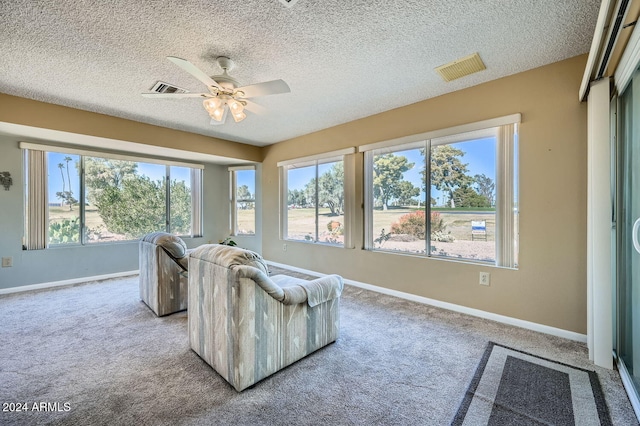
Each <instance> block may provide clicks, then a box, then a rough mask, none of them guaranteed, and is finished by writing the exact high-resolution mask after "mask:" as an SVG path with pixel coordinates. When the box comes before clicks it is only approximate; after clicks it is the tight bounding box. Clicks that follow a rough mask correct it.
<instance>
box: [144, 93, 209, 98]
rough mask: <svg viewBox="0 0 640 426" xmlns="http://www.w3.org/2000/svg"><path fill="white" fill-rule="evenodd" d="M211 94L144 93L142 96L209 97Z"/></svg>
mask: <svg viewBox="0 0 640 426" xmlns="http://www.w3.org/2000/svg"><path fill="white" fill-rule="evenodd" d="M210 96H211V94H209V93H154V92H152V93H143V94H142V97H144V98H174V99H181V98H208V97H210Z"/></svg>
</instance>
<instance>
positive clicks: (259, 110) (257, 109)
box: [242, 99, 267, 115]
mask: <svg viewBox="0 0 640 426" xmlns="http://www.w3.org/2000/svg"><path fill="white" fill-rule="evenodd" d="M242 102H243V103H246V105H245V106H244V109H245V110H247V111H249V112H252V113H254V114H258V115H262V114H266V113H267V109H266V108H265V107H263V106H262V105H258V104H257V103H255V102H251V101H248V100H245V99H243V100H242Z"/></svg>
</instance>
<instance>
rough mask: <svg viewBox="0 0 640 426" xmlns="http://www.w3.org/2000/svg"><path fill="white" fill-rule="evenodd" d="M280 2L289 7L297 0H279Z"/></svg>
mask: <svg viewBox="0 0 640 426" xmlns="http://www.w3.org/2000/svg"><path fill="white" fill-rule="evenodd" d="M280 3H282V4H284V5H285V7H291V6H293V5H294V4H296V3H298V0H280Z"/></svg>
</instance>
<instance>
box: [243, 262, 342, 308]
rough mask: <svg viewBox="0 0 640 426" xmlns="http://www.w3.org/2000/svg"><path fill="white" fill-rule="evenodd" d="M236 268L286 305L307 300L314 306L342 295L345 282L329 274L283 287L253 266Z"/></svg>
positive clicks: (337, 276) (244, 276)
mask: <svg viewBox="0 0 640 426" xmlns="http://www.w3.org/2000/svg"><path fill="white" fill-rule="evenodd" d="M234 269H235V270H236V272H237V273H238V276H239V277H242V278H249V279H252V280H253V281H254V282H255V283H256V284H258V285H259V286H260V287H261V288H262V289H263V290H264V291H265V292H266V293H267V294H268V295H269V296H271V297H273V298H274V299H275V300H277V301H279V302H282V303H283V304H285V305H297V304H298V303H304V302H307V303H308V304H309V306H310V307H314V306H316V305H319V304H321V303H324V302H326V301H328V300H331V299H335V298H337V297H340V295H341V294H342V289H343V287H344V283H343V281H342V277H340V276H339V275H327V276H325V277H322V278H317V279H315V280H313V281H303V280H300V282H299V283H296V285H290V286H286V287H281V286H279V285H278V284H277V283H275V282H273V281H272V280H271V279H270V278H269V277H268V276H267V275H266V274H265V273H264V272H262V271H261V270H259V269H257V268H254V267H252V266H246V265H237V266H234Z"/></svg>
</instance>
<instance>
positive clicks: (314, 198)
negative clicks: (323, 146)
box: [278, 150, 353, 247]
mask: <svg viewBox="0 0 640 426" xmlns="http://www.w3.org/2000/svg"><path fill="white" fill-rule="evenodd" d="M352 152H353V151H351V150H345V151H344V152H338V153H336V152H334V153H331V154H327V155H326V156H320V157H317V158H316V157H308V158H306V159H298V160H291V161H286V162H282V163H279V164H278V165H279V166H280V167H281V183H282V195H283V200H282V202H283V209H284V212H285V214H283V215H282V219H283V223H282V230H283V232H282V237H283V239H286V240H293V241H306V242H313V243H325V244H332V245H339V246H343V247H344V246H345V216H346V215H345V210H346V209H347V207H348V206H347V204H348V203H346V202H345V171H344V170H345V162H344V154H345V153H352Z"/></svg>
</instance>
